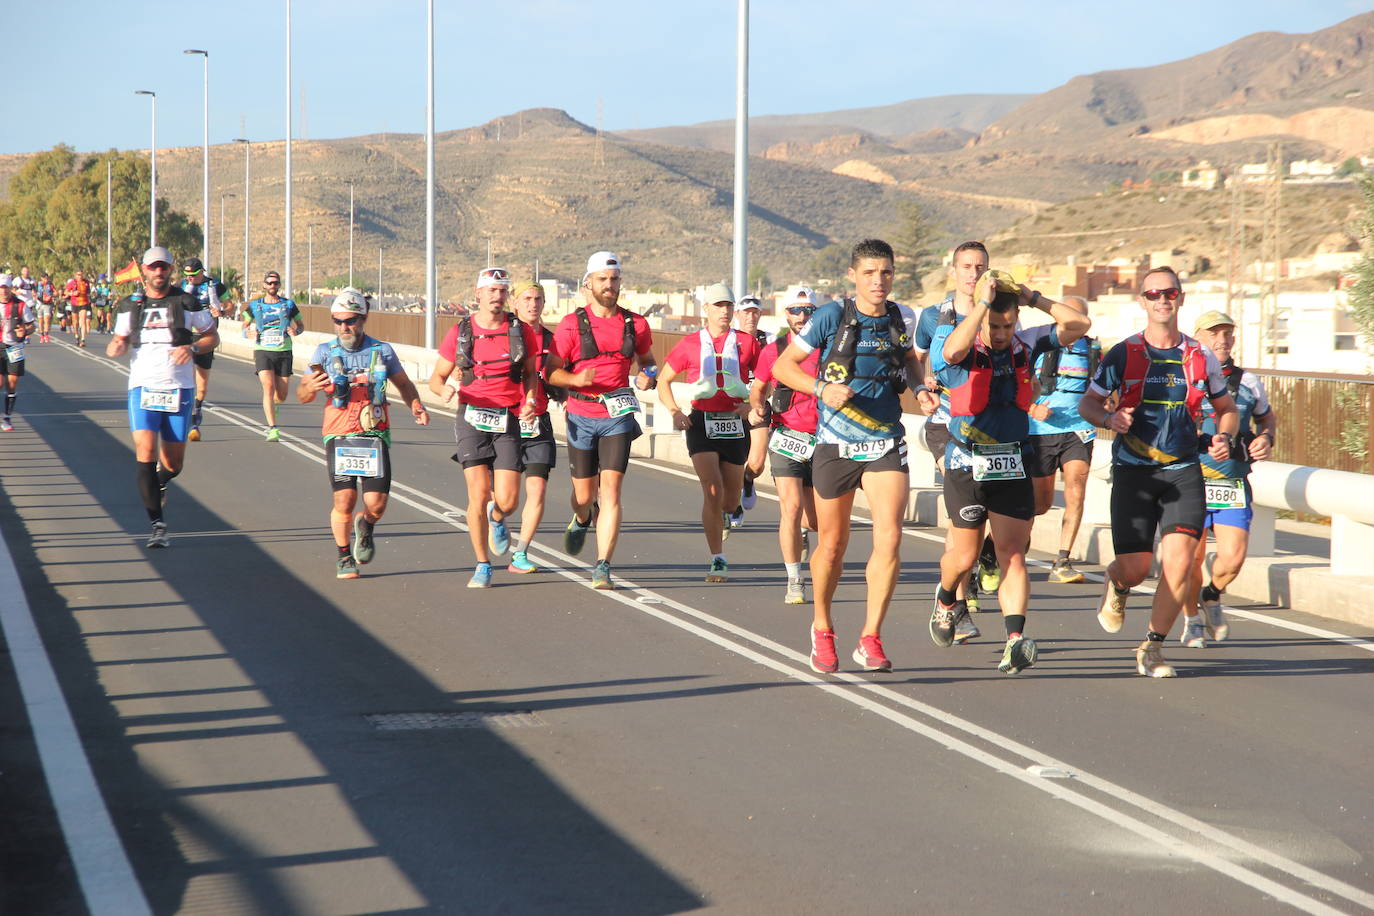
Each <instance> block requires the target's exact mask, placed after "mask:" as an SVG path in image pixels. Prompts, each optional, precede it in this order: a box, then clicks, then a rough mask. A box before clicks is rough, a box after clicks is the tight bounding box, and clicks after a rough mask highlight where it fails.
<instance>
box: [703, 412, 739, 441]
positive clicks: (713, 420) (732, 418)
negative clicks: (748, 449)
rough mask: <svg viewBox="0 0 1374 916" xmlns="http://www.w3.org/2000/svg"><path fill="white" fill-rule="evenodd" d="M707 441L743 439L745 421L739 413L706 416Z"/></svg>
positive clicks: (709, 414)
mask: <svg viewBox="0 0 1374 916" xmlns="http://www.w3.org/2000/svg"><path fill="white" fill-rule="evenodd" d="M706 438H707V439H743V438H744V421H743V420H741V419H740V415H739V414H737V413H708V414H706Z"/></svg>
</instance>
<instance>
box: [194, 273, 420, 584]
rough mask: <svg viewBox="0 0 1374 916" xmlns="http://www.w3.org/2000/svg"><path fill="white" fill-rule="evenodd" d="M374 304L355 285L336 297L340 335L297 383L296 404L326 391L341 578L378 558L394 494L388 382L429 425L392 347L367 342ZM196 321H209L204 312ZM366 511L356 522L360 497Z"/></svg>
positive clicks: (332, 523)
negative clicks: (378, 533)
mask: <svg viewBox="0 0 1374 916" xmlns="http://www.w3.org/2000/svg"><path fill="white" fill-rule="evenodd" d="M368 306H369V303H368V300H367V297H366V296H364V295H363V294H362V293H361V292H359V291H358V290H356V289H353V288H352V287H349V288H348V289H345V290H344V291H343V292H341V293H339V295H337V296H335V297H334V302H333V304H332V305H331V306H330V308H329V313H330V317H331V318H332V319H333V320H334V329H335V331H336V333H337V334H338V336H337V337H335V338H334V339H333V340H330V341H326V342H324V343H322V344H320V345H319V346H318V347H316V348H315V352H314V354H313V355H312V356H311V357H310V371H309V372H307V373H306V374H305V375H303V376H302V377H301V380H300V381H299V382H297V383H296V400H298V401H300V402H301V403H302V404H309V403H311V402H313V401H314V400H315V396H316V395H318V394H319V393H320V392H321V391H324V392H326V393H327V394H328V395H329V398H328V400H327V401H326V402H325V405H324V426H323V430H322V431H323V433H324V454H325V469H326V473H328V475H329V482H330V485H331V486H333V488H334V505H333V507H332V508H331V509H330V512H329V527H330V530H331V531H332V532H333V534H334V545H335V546H336V547H337V548H338V551H339V558H338V561H337V563H336V565H335V577H336V578H339V579H356V578H358V566H359V565H360V564H367V563H371V562H372V559H373V557H374V556H376V552H377V545H376V541H375V540H374V535H375V529H376V526H377V522H379V521H381V518H382V515H383V514H384V513H385V512H386V504H387V498H388V496H389V495H390V493H391V455H390V448H391V414H390V407H389V404H388V403H387V397H386V385H387V382H390V383H391V384H393V385H395V386H396V390H397V391H398V392H400V394H401V400H403V401H404V402H405V404H406V406H407V407H409V408H410V413H411V416H413V417H414V418H415V422H416V423H417V424H418V425H420V426H428V425H429V413H428V412H427V411H426V410H425V408H424V405H423V404H421V403H420V394H419V392H417V391H416V390H415V383H414V382H412V381H411V380H410V378H409V376H407V375H406V372H405V369H403V368H402V367H401V361H400V360H399V359H397V358H396V351H395V350H393V349H392V347H391V344H388V343H383V342H381V341H380V340H376V339H374V338H372V337H368V336H367V331H366V327H365V326H366V324H367V312H368ZM196 314H198V315H203V316H207V318H206V320H207V321H209V320H210V319H209V318H208V316H209V311H208V310H205V309H202V310H201V311H199V312H197V313H196ZM359 490H361V491H362V494H363V505H362V511H361V512H359V513H358V514H357V515H356V516H355V515H354V514H353V510H354V509H355V508H356V507H357V505H358V491H359Z"/></svg>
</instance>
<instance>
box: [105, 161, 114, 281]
mask: <svg viewBox="0 0 1374 916" xmlns="http://www.w3.org/2000/svg"><path fill="white" fill-rule="evenodd" d="M115 158H116V157H114V156H111V157H109V158H108V159H106V160H105V276H106V277H113V276H114V189H113V185H112V184H111V183H110V179H111V177H112V176H111V172H110V166H112V165H113V164H114V161H115Z"/></svg>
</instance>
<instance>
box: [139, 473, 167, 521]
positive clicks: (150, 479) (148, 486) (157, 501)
mask: <svg viewBox="0 0 1374 916" xmlns="http://www.w3.org/2000/svg"><path fill="white" fill-rule="evenodd" d="M134 477H135V479H136V480H137V481H138V495H139V496H140V497H141V498H142V499H143V508H144V509H146V510H147V511H148V520H149V521H152V522H160V521H162V488H161V487H160V486H158V482H157V463H156V462H153V461H136V462H134Z"/></svg>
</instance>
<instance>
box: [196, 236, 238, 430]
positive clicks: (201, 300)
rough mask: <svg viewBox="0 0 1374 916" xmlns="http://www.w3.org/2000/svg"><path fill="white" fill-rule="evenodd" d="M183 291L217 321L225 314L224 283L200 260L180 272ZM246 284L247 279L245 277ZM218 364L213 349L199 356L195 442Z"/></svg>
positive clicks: (197, 364) (197, 360) (197, 361)
mask: <svg viewBox="0 0 1374 916" xmlns="http://www.w3.org/2000/svg"><path fill="white" fill-rule="evenodd" d="M181 273H182V280H181V288H182V290H183V291H184V292H187V293H190V294H191V296H192V297H194V298H195V300H196V308H199V309H205V310H207V311H209V313H210V314H211V315H213V316H214V317H215V319H216V320H218V319H219V317H220V316H221V315H222V314H223V313H222V311H221V310H220V302H219V297H220V296H223V295H224V284H223V283H221V282H219V281H218V280H216V279H215V278H213V277H210V276H206V273H205V265H204V264H202V263H201V262H200V258H187V259H186V266H185V267H183V268H182V269H181ZM244 282H245V283H246V282H247V278H244ZM214 363H215V351H214V348H213V347H211V348H210V349H209V350H206V351H205V352H203V353H200V354H198V355H197V356H196V410H195V413H193V414H192V415H191V436H190V440H191V441H192V442H199V441H200V420H201V410H202V408H203V407H204V405H205V396H206V393H207V392H208V391H209V390H210V369H211V367H212V366H214Z"/></svg>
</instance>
